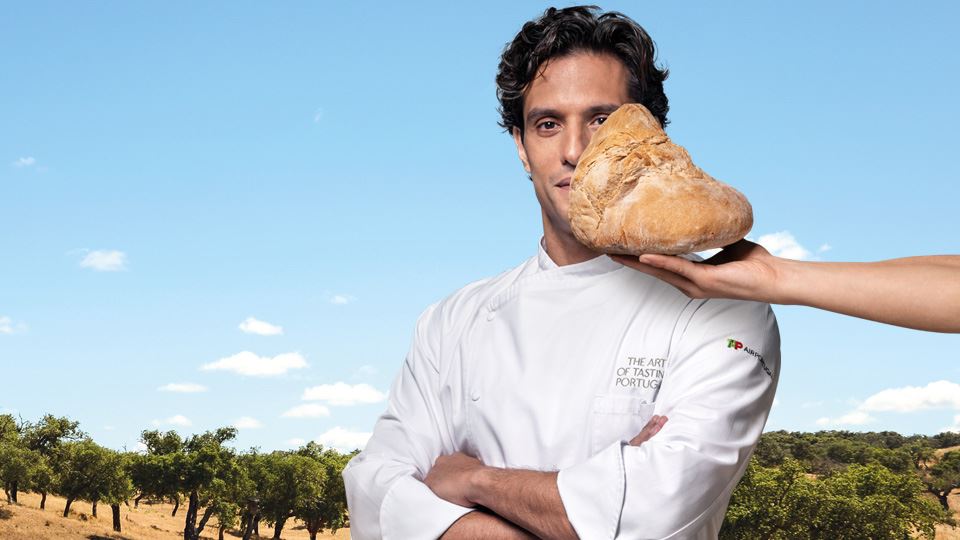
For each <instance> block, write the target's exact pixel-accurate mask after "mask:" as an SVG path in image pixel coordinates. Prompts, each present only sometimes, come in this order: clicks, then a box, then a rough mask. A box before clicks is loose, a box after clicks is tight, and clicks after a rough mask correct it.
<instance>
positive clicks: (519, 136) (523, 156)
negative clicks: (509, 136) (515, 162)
mask: <svg viewBox="0 0 960 540" xmlns="http://www.w3.org/2000/svg"><path fill="white" fill-rule="evenodd" d="M513 142H514V144H516V145H517V155H519V156H520V163H523V170H525V171H527V174H530V161H529V160H528V159H527V149H526V148H524V147H523V133H521V132H520V128H518V127H517V126H513Z"/></svg>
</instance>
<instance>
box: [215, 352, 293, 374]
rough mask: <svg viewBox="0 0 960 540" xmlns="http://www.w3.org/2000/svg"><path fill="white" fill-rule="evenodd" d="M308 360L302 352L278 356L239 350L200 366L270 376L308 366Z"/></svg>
mask: <svg viewBox="0 0 960 540" xmlns="http://www.w3.org/2000/svg"><path fill="white" fill-rule="evenodd" d="M307 366H308V364H307V361H306V360H305V359H304V358H303V356H301V355H300V353H295V352H294V353H284V354H278V355H277V356H272V357H271V356H257V355H256V354H254V353H252V352H250V351H243V352H239V353H237V354H235V355H233V356H228V357H226V358H221V359H219V360H217V361H216V362H210V363H209V364H204V365H203V366H201V367H200V369H202V370H203V371H232V372H234V373H237V374H239V375H250V376H253V377H269V376H271V375H283V374H284V373H286V372H288V371H290V370H291V369H303V368H305V367H307Z"/></svg>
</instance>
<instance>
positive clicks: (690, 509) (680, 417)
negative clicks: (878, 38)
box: [557, 300, 780, 539]
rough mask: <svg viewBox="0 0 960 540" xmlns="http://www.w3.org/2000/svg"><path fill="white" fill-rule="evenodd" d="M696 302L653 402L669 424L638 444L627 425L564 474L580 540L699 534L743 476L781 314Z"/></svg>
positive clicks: (745, 305) (755, 306)
mask: <svg viewBox="0 0 960 540" xmlns="http://www.w3.org/2000/svg"><path fill="white" fill-rule="evenodd" d="M691 306H692V307H690V308H688V309H689V310H692V311H693V313H692V314H691V315H687V316H686V319H687V322H686V323H684V321H683V319H684V317H681V321H680V323H679V324H680V326H683V328H678V329H677V330H675V332H674V339H673V340H672V344H671V351H670V354H669V360H668V366H667V370H666V373H665V375H664V379H663V385H662V387H661V389H660V393H659V395H658V397H657V400H656V403H655V407H654V412H653V414H662V415H666V416H667V417H668V421H667V423H666V425H665V426H664V428H663V429H662V430H661V431H660V432H659V433H658V434H657V435H655V436H654V437H653V438H652V439H651V440H649V441H647V442H645V443H644V444H642V445H641V446H629V445H628V444H627V442H626V441H628V440H629V439H630V438H631V437H633V436H634V435H636V434H635V433H624V434H623V435H622V437H623V439H622V440H621V441H618V442H616V443H614V444H613V445H611V446H609V447H607V448H605V449H604V450H602V451H600V452H599V453H597V454H596V455H594V456H593V457H591V458H590V459H588V460H587V461H585V462H583V463H579V464H577V465H574V466H572V467H570V468H567V469H564V470H561V471H560V474H559V475H558V478H557V485H558V488H559V490H560V496H561V498H562V500H563V504H564V509H565V510H566V512H567V517H568V518H569V520H570V522H571V524H572V525H573V527H574V529H575V530H576V531H577V533H578V534H579V536H580V538H583V539H599V538H603V539H609V538H636V539H641V538H643V539H647V538H661V539H663V538H670V539H680V538H699V537H700V535H701V534H703V532H702V529H703V528H704V527H705V526H707V525H708V524H710V523H713V524H714V526H715V522H716V520H714V519H712V518H714V517H717V516H718V514H720V515H722V513H723V512H724V511H725V509H726V505H727V503H728V501H729V497H730V493H731V492H732V490H733V488H734V487H736V483H737V481H738V480H739V479H740V477H741V476H742V475H743V471H744V470H745V467H746V464H747V461H748V459H749V457H750V454H751V452H752V451H753V448H754V446H755V445H756V442H757V440H758V439H759V437H760V434H761V432H762V431H763V426H764V424H765V423H766V419H767V415H768V413H769V411H770V407H771V405H772V403H773V397H774V393H775V391H776V386H777V378H778V376H779V368H780V334H779V332H778V329H777V323H776V319H775V317H774V315H773V311H772V310H771V309H770V306H769V305H767V304H760V303H756V302H742V301H728V300H719V301H718V300H708V301H706V302H701V303H699V304H697V303H694V304H691ZM715 534H716V533H715V532H714V533H713V535H714V537H715Z"/></svg>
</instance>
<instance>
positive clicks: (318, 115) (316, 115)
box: [313, 108, 323, 124]
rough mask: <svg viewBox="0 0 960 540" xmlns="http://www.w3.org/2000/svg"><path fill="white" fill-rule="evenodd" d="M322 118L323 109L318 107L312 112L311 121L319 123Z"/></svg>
mask: <svg viewBox="0 0 960 540" xmlns="http://www.w3.org/2000/svg"><path fill="white" fill-rule="evenodd" d="M322 119H323V109H320V108H318V109H317V112H315V113H313V122H314V123H315V124H319V123H320V120H322Z"/></svg>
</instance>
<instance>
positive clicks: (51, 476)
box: [27, 454, 56, 510]
mask: <svg viewBox="0 0 960 540" xmlns="http://www.w3.org/2000/svg"><path fill="white" fill-rule="evenodd" d="M55 484H56V474H55V473H54V470H53V467H51V466H50V460H49V459H48V458H47V457H44V456H41V455H39V454H37V460H36V462H34V464H33V466H32V467H31V469H30V476H29V478H28V479H27V489H30V490H33V491H36V492H37V493H39V494H40V509H41V510H45V509H46V507H47V494H48V493H50V491H51V490H52V489H53V488H54V486H55Z"/></svg>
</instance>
